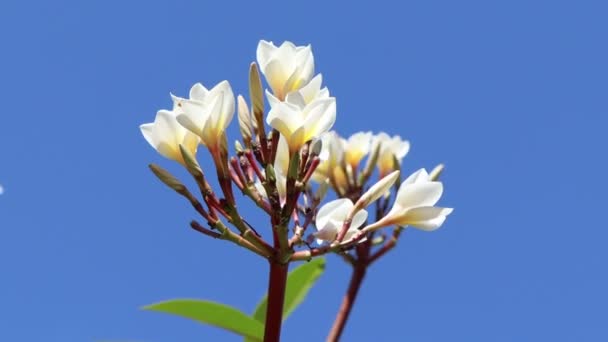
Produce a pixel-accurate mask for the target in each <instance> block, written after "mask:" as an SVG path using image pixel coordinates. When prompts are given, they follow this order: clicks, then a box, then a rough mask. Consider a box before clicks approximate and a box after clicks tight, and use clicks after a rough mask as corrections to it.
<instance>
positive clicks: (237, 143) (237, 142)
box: [234, 140, 245, 154]
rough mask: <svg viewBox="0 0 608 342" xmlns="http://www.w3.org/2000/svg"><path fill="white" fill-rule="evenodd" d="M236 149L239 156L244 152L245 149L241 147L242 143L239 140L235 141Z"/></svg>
mask: <svg viewBox="0 0 608 342" xmlns="http://www.w3.org/2000/svg"><path fill="white" fill-rule="evenodd" d="M234 149H235V150H236V153H237V154H241V153H243V152H244V150H245V149H244V148H243V145H241V143H240V142H239V141H238V140H235V141H234Z"/></svg>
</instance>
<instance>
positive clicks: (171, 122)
mask: <svg viewBox="0 0 608 342" xmlns="http://www.w3.org/2000/svg"><path fill="white" fill-rule="evenodd" d="M182 100H183V99H179V98H176V97H174V98H173V110H159V111H158V112H157V113H156V118H155V119H154V122H153V123H146V124H143V125H141V126H139V129H140V130H141V133H142V134H143V136H144V138H145V139H146V141H148V143H149V144H150V145H151V146H152V147H154V149H156V151H158V153H160V154H161V155H162V156H164V157H166V158H169V159H172V160H175V161H177V162H179V163H182V164H184V165H185V163H184V159H183V157H182V154H181V152H180V150H179V145H183V146H184V148H186V150H188V151H189V152H190V153H191V154H192V155H195V154H196V149H197V147H198V144H199V141H200V140H199V138H198V137H197V136H196V135H194V134H193V133H191V132H189V131H188V130H187V129H185V128H184V127H182V126H181V125H180V124H179V123H178V122H177V115H178V114H179V113H181V107H180V104H181V101H182Z"/></svg>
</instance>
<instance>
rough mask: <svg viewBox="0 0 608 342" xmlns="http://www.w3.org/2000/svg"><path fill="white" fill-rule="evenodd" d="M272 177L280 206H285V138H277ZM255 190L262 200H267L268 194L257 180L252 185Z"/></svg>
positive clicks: (286, 168)
mask: <svg viewBox="0 0 608 342" xmlns="http://www.w3.org/2000/svg"><path fill="white" fill-rule="evenodd" d="M273 166H274V175H275V179H276V185H277V192H278V193H279V199H280V202H281V206H282V205H283V204H285V200H286V198H287V171H288V168H289V147H288V146H287V142H286V141H285V138H283V137H280V138H279V144H278V146H277V154H276V157H275V160H274V165H273ZM254 186H255V188H256V190H257V191H258V192H259V193H260V195H261V196H262V197H263V198H264V199H268V194H267V193H266V189H264V185H262V182H261V181H260V180H259V179H257V180H256V182H255V183H254Z"/></svg>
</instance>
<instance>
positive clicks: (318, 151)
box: [310, 139, 323, 156]
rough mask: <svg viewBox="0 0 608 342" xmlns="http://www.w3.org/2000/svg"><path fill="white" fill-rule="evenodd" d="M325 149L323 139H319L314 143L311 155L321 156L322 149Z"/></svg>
mask: <svg viewBox="0 0 608 342" xmlns="http://www.w3.org/2000/svg"><path fill="white" fill-rule="evenodd" d="M322 148H323V141H321V139H317V140H315V141H314V142H313V143H312V146H311V148H310V154H311V155H313V156H318V155H320V154H321V149H322Z"/></svg>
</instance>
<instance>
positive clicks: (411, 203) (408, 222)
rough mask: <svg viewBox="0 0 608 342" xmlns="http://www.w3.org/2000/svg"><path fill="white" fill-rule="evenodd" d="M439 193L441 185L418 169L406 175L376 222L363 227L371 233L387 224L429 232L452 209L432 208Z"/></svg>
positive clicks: (439, 195) (440, 192) (438, 224)
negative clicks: (385, 210)
mask: <svg viewBox="0 0 608 342" xmlns="http://www.w3.org/2000/svg"><path fill="white" fill-rule="evenodd" d="M442 193H443V184H442V183H441V182H433V181H431V180H430V179H429V175H428V173H427V172H426V170H425V169H420V170H418V171H416V172H415V173H413V174H412V175H411V176H409V177H408V178H407V179H406V180H405V181H404V182H403V183H401V186H400V187H399V191H397V196H396V198H395V203H394V204H393V208H392V209H391V210H390V211H389V212H388V214H386V216H385V217H383V218H382V219H380V221H378V222H376V223H374V224H372V225H370V226H368V227H366V228H369V229H371V230H373V229H376V228H379V227H384V226H388V225H398V226H402V227H405V226H413V227H415V228H418V229H421V230H426V231H432V230H435V229H437V228H439V227H441V225H442V224H443V222H444V221H445V218H446V216H448V215H449V214H450V213H451V212H452V211H453V209H452V208H440V207H435V206H434V205H435V204H436V203H437V202H438V201H439V199H440V198H441V195H442Z"/></svg>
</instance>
